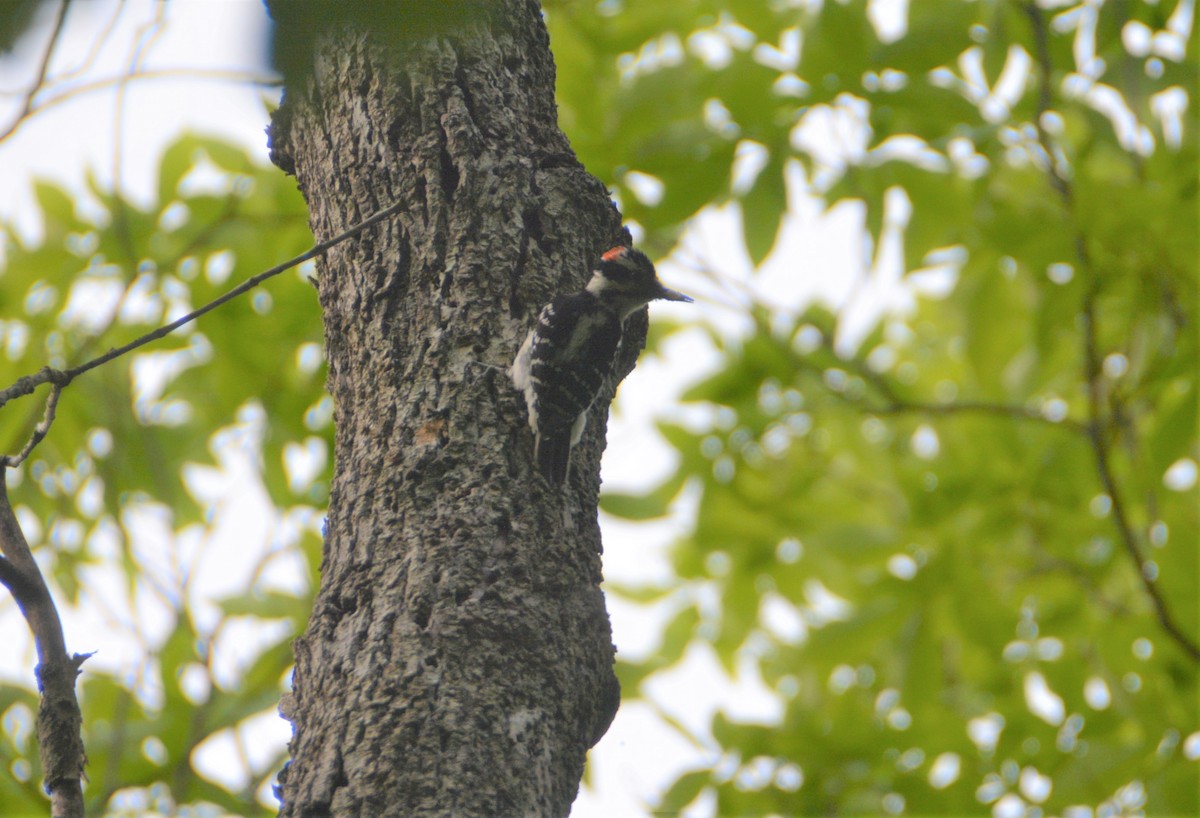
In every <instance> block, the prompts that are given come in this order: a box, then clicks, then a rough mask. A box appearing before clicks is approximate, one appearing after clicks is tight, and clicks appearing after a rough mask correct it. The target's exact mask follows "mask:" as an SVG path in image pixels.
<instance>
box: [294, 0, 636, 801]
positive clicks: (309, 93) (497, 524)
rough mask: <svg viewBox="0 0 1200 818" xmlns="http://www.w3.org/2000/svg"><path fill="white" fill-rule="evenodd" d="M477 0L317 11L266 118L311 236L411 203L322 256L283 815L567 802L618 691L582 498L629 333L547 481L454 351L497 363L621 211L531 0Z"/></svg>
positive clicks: (508, 416)
mask: <svg viewBox="0 0 1200 818" xmlns="http://www.w3.org/2000/svg"><path fill="white" fill-rule="evenodd" d="M280 5H281V6H282V5H287V4H280ZM298 5H304V4H298ZM345 5H347V6H353V5H354V4H345ZM395 5H397V6H404V5H409V6H411V5H412V4H411V3H408V4H395ZM452 5H454V4H442V3H430V4H428V6H425V5H422V4H418V6H419V7H421V8H426V7H428V8H438V9H441V8H445V7H448V6H452ZM484 5H485V6H486V8H487V9H488V10H487V11H485V12H477V13H473V14H472V15H467V16H463V17H461V18H460V19H457V20H455V21H454V24H455V25H454V29H453V31H448V30H441V31H438V30H436V28H437V27H436V25H430V24H429V21H427V20H423V21H421V22H422V25H411V23H412V22H413V20H412V19H411V18H410V19H409V20H408V21H400V23H399V24H395V21H391V22H392V23H393V25H391V26H385V25H380V24H378V21H374V22H375V23H376V24H375V25H372V26H370V27H368V26H367V25H366V24H365V23H364V22H363V21H354V20H342V21H338V22H336V23H333V22H329V23H328V24H327V25H324V26H322V27H321V28H320V30H318V31H317V33H316V34H315V35H314V38H313V46H312V52H311V62H310V63H309V64H308V66H307V70H308V73H307V76H306V77H299V75H297V74H296V73H292V74H291V75H290V76H288V87H287V90H286V94H285V101H284V104H283V106H282V107H281V108H280V111H279V112H278V113H277V115H276V117H275V121H274V123H273V125H272V131H271V142H272V151H273V157H274V159H275V161H276V162H277V163H278V164H279V165H280V166H281V167H283V168H284V169H285V170H287V171H289V172H291V173H293V174H294V175H295V177H296V179H297V181H298V183H299V185H300V188H301V190H302V191H303V192H304V195H305V197H306V199H307V201H308V205H309V208H310V213H311V218H310V220H311V225H312V229H313V232H314V234H315V235H316V236H317V237H318V238H325V237H328V236H331V235H334V234H336V233H337V232H339V231H341V230H343V229H345V228H346V227H348V226H350V225H352V224H354V223H355V222H357V221H359V220H361V219H363V218H365V217H367V216H369V215H370V214H372V213H373V212H376V211H378V210H381V209H383V208H385V207H388V206H389V205H391V204H393V203H394V202H398V201H399V202H403V203H404V206H403V209H402V210H401V211H400V213H399V214H398V215H397V216H396V217H394V218H392V219H389V220H387V221H384V222H383V223H381V224H380V225H378V226H376V227H373V228H370V229H369V230H368V231H367V232H365V233H363V234H361V235H359V236H358V237H357V238H354V239H351V240H350V241H348V242H346V243H343V244H342V245H339V246H338V247H336V248H335V249H333V250H332V251H330V252H329V253H328V254H327V255H326V256H325V257H324V258H323V259H322V260H321V261H319V262H318V272H319V285H318V289H319V296H320V301H321V306H322V309H323V312H324V320H325V339H326V347H327V355H328V359H329V381H328V386H329V391H330V392H331V393H332V395H333V398H334V401H335V404H336V414H335V420H336V426H337V432H336V451H335V467H334V468H335V473H334V478H333V486H332V493H331V497H330V503H329V516H328V520H327V523H326V537H325V553H324V560H323V563H322V580H321V588H320V590H319V593H318V594H317V598H316V602H315V606H314V609H313V612H312V618H311V620H310V622H309V625H308V629H307V632H306V633H305V635H304V636H303V637H301V638H299V639H298V640H297V641H296V645H295V651H296V670H295V677H294V680H293V688H294V692H293V694H292V695H291V696H290V697H287V699H288V700H287V701H286V702H285V706H284V707H283V708H282V709H283V710H284V712H285V715H286V717H287V718H289V720H290V721H291V722H292V724H293V730H294V732H293V738H292V743H291V753H292V761H291V763H290V764H289V766H288V767H287V768H286V769H285V770H284V772H283V773H282V774H281V775H280V784H281V786H280V790H281V796H282V799H283V810H282V814H283V815H285V816H316V815H330V814H332V815H335V816H353V815H362V816H372V818H375V817H376V816H385V815H406V816H407V815H420V816H425V815H446V816H450V815H453V816H472V815H477V816H509V815H544V816H562V815H566V814H568V813H569V811H570V808H571V804H572V802H573V801H574V798H575V795H576V792H577V790H578V786H579V781H580V777H581V775H582V771H583V764H584V759H585V756H586V753H587V750H588V748H589V747H591V746H592V745H593V744H595V742H596V741H597V740H598V739H599V738H600V736H601V735H602V734H603V733H604V731H605V730H606V729H607V727H608V724H609V723H610V721H611V719H612V716H613V714H614V713H615V711H616V707H617V702H618V699H619V688H618V685H617V681H616V677H615V676H614V674H613V669H612V663H613V646H612V638H611V631H610V628H609V622H608V616H607V613H606V611H605V608H604V600H603V596H602V594H601V592H600V589H599V583H600V580H601V573H600V550H601V548H600V532H599V528H598V526H597V522H596V501H597V494H598V490H599V479H598V471H599V458H600V452H601V450H602V449H603V430H604V426H605V420H606V417H607V411H608V399H609V398H611V395H612V390H613V389H614V388H615V381H616V380H618V379H619V376H623V375H624V374H625V373H626V372H627V371H628V370H629V369H630V368H632V364H633V357H634V355H635V354H636V350H637V348H639V347H640V346H641V344H640V342H639V343H634V344H629V343H628V338H627V349H626V350H625V353H624V356H625V360H624V363H623V365H622V366H621V367H620V368H619V369H620V372H619V373H618V376H617V377H614V379H613V383H611V384H609V386H608V389H607V390H606V392H605V394H604V395H602V396H601V399H600V400H598V401H597V405H596V407H594V408H593V410H592V418H591V422H590V423H589V429H590V430H591V431H590V433H589V434H588V435H587V436H586V437H585V438H584V441H583V443H582V444H581V446H580V447H579V449H577V451H576V456H575V458H574V462H573V469H572V471H573V475H572V479H571V482H570V484H569V486H568V487H567V489H566V490H565V491H562V492H557V491H554V490H552V489H551V488H550V487H549V486H548V485H547V484H546V483H545V482H544V481H543V479H542V478H541V477H540V476H539V475H538V474H537V472H536V470H535V468H534V466H533V463H532V440H531V435H530V432H529V428H528V425H527V423H526V418H525V408H524V403H523V401H522V400H521V399H520V396H519V395H518V394H517V393H516V392H515V391H514V390H513V389H512V387H511V385H510V383H509V382H508V379H507V377H506V376H505V375H503V374H501V373H499V372H497V371H495V370H490V369H486V368H483V367H477V366H469V365H468V364H469V362H471V361H479V362H483V363H487V364H492V365H494V366H496V367H507V366H508V364H509V363H510V361H511V360H512V357H513V355H514V353H515V351H516V349H517V347H518V346H519V344H520V341H521V340H522V338H523V336H524V334H525V332H526V331H527V330H528V328H529V327H530V326H531V325H532V322H533V320H534V317H535V315H536V313H537V310H538V309H539V308H540V306H541V305H542V304H543V303H544V302H545V301H547V300H549V298H550V297H551V296H552V295H553V294H554V293H556V292H559V291H563V290H568V289H576V288H578V287H579V286H581V285H582V282H583V281H584V279H585V277H586V276H587V273H588V270H589V267H590V266H591V264H592V262H593V261H594V260H595V259H596V258H597V257H598V255H599V254H600V253H601V252H602V251H603V250H605V249H607V248H608V247H610V246H612V245H614V244H616V243H618V242H619V241H620V240H621V239H622V237H623V233H622V230H621V226H620V216H619V214H618V213H617V212H616V210H615V208H614V207H613V204H612V202H611V201H610V199H609V197H608V194H607V191H606V190H605V188H604V186H603V185H602V184H601V183H600V182H599V181H597V180H596V179H595V178H593V177H591V176H589V175H588V174H587V173H586V172H585V171H584V169H583V167H582V166H581V165H580V164H579V162H578V160H577V159H576V158H575V155H574V153H573V152H572V150H571V148H570V146H569V144H568V143H567V140H566V138H565V137H564V136H563V134H562V133H561V131H559V129H558V125H557V111H556V107H555V103H554V64H553V60H552V58H551V55H550V51H549V43H548V38H547V34H546V30H545V27H544V25H543V23H542V20H541V12H540V9H539V7H538V5H537V3H536V2H533V0H503V2H501V1H500V0H495V2H489V3H487V4H484ZM374 8H376V9H377V10H381V9H383V8H384V7H383V6H376V7H374ZM273 12H274V13H276V14H277V16H278V15H279V14H280V13H286V12H283V9H282V8H281V7H279V6H277V7H275V8H273ZM405 13H407V14H409V15H411V14H412V13H413V12H412V11H408V12H405ZM343 14H346V12H343ZM280 31H281V34H286V28H284V27H281V29H280ZM388 31H390V33H385V32H388ZM414 32H415V33H414ZM644 320H645V319H644V317H642V316H637V317H635V319H633V320H631V323H632V324H634V327H633V330H634V331H633V332H632V333H627V336H628V335H630V334H632V335H633V336H634V337H633V339H632V340H634V341H639V339H640V337H642V333H643V332H644V327H645V324H644Z"/></svg>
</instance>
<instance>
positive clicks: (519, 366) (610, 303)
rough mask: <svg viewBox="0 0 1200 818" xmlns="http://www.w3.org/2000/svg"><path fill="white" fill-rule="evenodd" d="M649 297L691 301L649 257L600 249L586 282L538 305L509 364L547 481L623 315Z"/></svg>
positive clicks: (553, 477)
mask: <svg viewBox="0 0 1200 818" xmlns="http://www.w3.org/2000/svg"><path fill="white" fill-rule="evenodd" d="M656 299H665V300H667V301H691V300H692V299H691V298H689V297H688V296H686V295H684V294H683V293H678V292H675V291H674V290H668V289H667V288H666V287H664V286H663V285H662V283H661V282H660V281H659V280H658V275H657V274H656V273H655V271H654V265H653V264H652V263H651V262H650V259H648V258H646V256H645V255H644V254H643V253H641V252H639V251H637V250H634V249H632V248H629V247H614V248H613V249H611V250H609V251H608V252H607V253H605V254H604V255H603V256H602V257H601V259H600V263H599V265H597V267H596V269H595V270H593V271H592V278H591V280H590V281H589V282H588V284H587V286H586V287H585V288H584V289H582V290H580V291H579V292H576V293H570V294H568V295H560V296H558V297H557V298H555V299H554V300H553V301H551V302H550V303H549V304H547V305H546V306H545V307H543V308H542V311H541V312H540V313H539V314H538V320H537V325H536V326H535V327H534V328H533V329H532V330H530V331H529V335H528V336H527V337H526V338H525V343H523V344H522V345H521V349H520V351H518V352H517V357H516V360H514V361H513V365H512V368H511V369H510V370H509V374H510V377H511V378H512V382H513V385H514V386H516V387H517V389H519V390H521V391H522V392H523V393H524V394H525V403H526V405H527V406H528V407H529V426H530V428H531V429H533V436H534V459H535V460H536V461H537V464H538V468H539V469H540V470H541V472H542V474H543V475H545V477H546V479H547V480H548V481H549V482H550V483H551V484H552V485H555V486H560V485H562V484H563V483H564V482H566V479H567V469H568V466H569V465H570V458H571V449H572V448H573V447H574V446H575V444H576V443H578V442H579V438H580V436H581V435H582V434H583V427H584V425H585V424H586V423H587V411H588V409H589V408H590V407H591V405H592V401H594V400H595V399H596V395H597V394H599V392H600V388H601V386H602V385H603V383H604V379H605V377H607V376H608V374H609V372H611V371H612V368H613V362H614V361H615V360H616V357H617V347H618V346H619V345H620V343H621V335H622V333H623V331H624V327H625V319H626V318H628V317H629V316H630V315H631V314H633V313H634V312H635V311H636V310H638V309H640V308H641V307H643V306H645V305H646V304H647V303H649V302H651V301H654V300H656Z"/></svg>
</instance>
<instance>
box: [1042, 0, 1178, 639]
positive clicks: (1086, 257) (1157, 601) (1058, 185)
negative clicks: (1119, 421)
mask: <svg viewBox="0 0 1200 818" xmlns="http://www.w3.org/2000/svg"><path fill="white" fill-rule="evenodd" d="M1025 13H1026V15H1027V16H1028V17H1029V20H1030V24H1031V26H1032V29H1033V38H1034V50H1035V51H1036V52H1037V53H1036V54H1035V55H1034V58H1035V59H1036V60H1037V64H1038V72H1039V74H1040V76H1039V78H1038V87H1039V92H1038V109H1037V113H1038V116H1037V118H1036V121H1035V122H1034V125H1035V126H1036V128H1037V134H1038V142H1039V143H1040V144H1041V146H1042V149H1043V150H1044V151H1046V154H1047V156H1048V157H1049V159H1050V165H1049V177H1050V183H1051V186H1052V187H1053V188H1054V189H1055V190H1056V191H1057V192H1058V194H1059V196H1060V197H1061V198H1062V200H1063V207H1064V208H1065V209H1066V211H1067V213H1068V214H1073V213H1074V195H1073V191H1072V189H1071V183H1070V180H1069V179H1068V178H1067V177H1066V176H1065V175H1064V174H1063V173H1062V172H1061V171H1060V170H1059V169H1058V165H1057V163H1056V162H1055V161H1054V146H1053V144H1052V142H1051V140H1050V135H1049V134H1048V133H1047V132H1046V130H1045V128H1044V127H1043V126H1042V116H1041V115H1042V114H1043V113H1044V112H1045V111H1047V110H1048V109H1049V106H1050V100H1051V98H1052V96H1051V95H1052V90H1053V89H1052V86H1051V74H1052V71H1053V64H1052V62H1051V59H1050V49H1049V45H1048V34H1047V31H1046V20H1045V18H1044V17H1043V15H1042V10H1041V9H1040V8H1038V6H1037V4H1036V3H1033V2H1027V3H1026V4H1025ZM1074 240H1075V253H1076V256H1077V258H1078V259H1079V264H1080V267H1081V268H1082V269H1083V271H1084V272H1085V273H1086V274H1087V282H1088V283H1087V289H1086V290H1085V292H1084V296H1083V304H1082V317H1083V370H1084V372H1083V374H1084V381H1085V383H1086V385H1087V396H1088V422H1087V424H1086V426H1085V429H1086V432H1087V437H1088V440H1089V441H1090V443H1091V447H1092V453H1093V455H1094V457H1095V460H1096V471H1097V472H1098V474H1099V476H1100V484H1101V486H1102V487H1103V488H1104V492H1105V493H1106V494H1107V495H1108V497H1109V500H1110V501H1111V502H1112V516H1113V524H1114V525H1115V526H1116V528H1117V534H1118V536H1119V539H1120V541H1121V545H1122V546H1123V547H1124V549H1125V553H1126V554H1128V555H1129V558H1130V560H1131V561H1132V562H1133V564H1134V567H1135V569H1136V570H1137V575H1138V578H1139V579H1140V580H1141V583H1142V587H1143V588H1144V589H1145V591H1146V595H1147V596H1148V597H1149V598H1150V604H1151V606H1152V607H1153V609H1154V615H1155V617H1156V618H1157V619H1158V622H1159V625H1160V626H1161V627H1162V629H1163V630H1164V631H1165V632H1166V633H1167V635H1168V636H1170V637H1171V639H1173V640H1174V641H1175V643H1176V644H1177V645H1179V647H1180V648H1181V649H1182V650H1183V651H1184V652H1185V653H1187V654H1188V656H1190V657H1191V658H1192V659H1193V660H1195V661H1200V645H1197V643H1196V641H1195V640H1194V639H1193V638H1192V637H1190V636H1189V635H1188V634H1186V633H1184V631H1183V629H1182V628H1180V626H1179V624H1178V623H1177V622H1176V620H1175V617H1174V615H1173V614H1172V612H1171V609H1170V607H1169V606H1168V605H1167V601H1166V599H1165V598H1164V597H1163V595H1162V591H1161V590H1160V589H1159V587H1158V583H1157V582H1156V581H1155V576H1154V573H1153V571H1152V570H1151V567H1150V564H1149V562H1148V560H1147V559H1146V555H1145V552H1144V551H1143V548H1142V545H1141V543H1140V542H1139V539H1138V536H1137V533H1136V532H1135V531H1134V527H1133V525H1132V523H1131V522H1130V520H1129V514H1128V511H1127V509H1126V503H1125V496H1124V492H1123V491H1122V488H1121V485H1120V484H1119V483H1118V482H1117V479H1116V475H1115V474H1114V471H1113V464H1112V449H1111V447H1110V446H1109V441H1108V437H1107V435H1106V432H1107V430H1108V429H1109V428H1110V426H1111V424H1112V421H1113V416H1112V414H1109V413H1106V412H1105V406H1104V404H1105V400H1104V384H1103V368H1102V366H1101V363H1100V346H1099V341H1098V340H1097V334H1098V333H1097V326H1096V325H1097V315H1096V301H1097V299H1098V297H1099V295H1100V277H1099V275H1098V274H1097V271H1096V270H1095V267H1094V265H1093V263H1092V259H1091V254H1090V253H1089V252H1088V247H1087V242H1086V241H1085V240H1084V236H1083V234H1082V233H1081V232H1080V231H1079V229H1078V227H1076V228H1075V236H1074ZM1126 433H1127V434H1130V435H1132V428H1130V429H1129V430H1127V432H1126Z"/></svg>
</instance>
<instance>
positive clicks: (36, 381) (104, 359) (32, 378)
mask: <svg viewBox="0 0 1200 818" xmlns="http://www.w3.org/2000/svg"><path fill="white" fill-rule="evenodd" d="M402 206H403V203H402V202H397V203H396V204H393V205H391V206H390V207H386V208H384V209H383V210H380V211H379V212H378V213H375V214H373V215H371V216H369V217H367V218H366V219H363V220H362V221H361V222H358V223H357V224H355V225H353V226H351V227H349V228H347V229H346V230H343V231H342V232H341V233H339V234H338V235H336V236H334V237H333V238H331V239H328V240H326V241H323V242H321V243H319V244H316V245H314V246H313V247H312V249H310V250H308V251H306V252H304V253H301V254H300V255H298V256H296V257H295V258H292V259H289V260H288V261H285V262H283V263H282V264H277V265H275V266H274V267H272V268H270V269H269V270H265V271H263V272H261V273H259V274H258V275H256V276H253V277H251V278H248V279H246V280H245V281H243V282H242V283H241V284H239V285H238V286H236V287H234V288H233V289H231V290H229V291H227V292H226V293H225V294H223V295H221V296H218V297H217V298H214V299H213V300H212V301H209V302H208V303H207V304H205V305H204V306H202V307H200V308H199V309H196V310H193V311H192V312H189V313H188V314H187V315H184V316H182V317H180V318H177V319H176V320H174V321H172V322H171V323H169V324H164V325H163V326H161V327H159V328H158V329H156V330H152V331H150V332H147V333H146V334H145V335H141V336H139V337H138V338H135V339H134V340H132V341H130V342H129V343H128V344H125V345H124V346H120V347H117V348H116V349H110V350H109V351H108V352H106V353H104V354H103V355H98V356H96V357H95V358H92V359H91V360H89V361H86V362H84V363H82V364H80V365H79V366H75V367H72V368H71V369H66V370H61V369H53V368H51V367H48V366H47V367H43V368H42V369H40V370H38V371H37V372H35V373H33V374H32V375H26V376H24V377H22V378H19V379H18V380H17V381H16V382H14V383H13V384H12V385H11V386H9V387H8V388H6V389H4V390H0V407H2V406H4V405H5V404H6V403H8V402H9V401H10V400H13V399H14V398H19V397H22V396H24V395H29V394H31V393H32V392H33V391H34V390H35V389H37V388H38V387H39V386H41V385H42V384H45V383H50V384H53V385H54V390H55V392H56V393H57V392H59V391H61V390H62V389H63V388H65V387H66V386H67V385H68V384H70V383H71V381H73V380H75V379H76V378H77V377H79V376H80V375H82V374H84V373H85V372H89V371H91V370H93V369H95V368H96V367H98V366H102V365H104V364H106V363H108V362H109V361H112V360H115V359H116V358H120V357H121V356H122V355H125V354H127V353H129V352H132V351H133V350H135V349H138V348H139V347H143V346H145V345H146V344H148V343H150V342H151V341H156V340H158V339H159V338H162V337H163V336H164V335H168V334H170V333H172V332H174V331H175V330H177V329H179V328H180V327H182V326H183V325H185V324H189V323H191V322H192V321H195V320H196V319H197V318H199V317H200V316H202V315H204V314H205V313H209V312H212V311H213V310H215V309H216V308H217V307H219V306H221V305H222V304H224V303H225V302H227V301H231V300H233V299H234V298H237V297H238V296H239V295H241V294H242V293H245V292H247V291H249V290H252V289H254V288H255V287H257V286H258V285H259V284H262V283H263V282H264V281H266V280H267V279H269V278H273V277H274V276H277V275H279V274H280V273H282V272H284V271H286V270H290V269H292V268H293V267H296V266H299V265H300V264H303V263H304V262H306V261H308V260H309V259H311V258H315V257H317V256H319V255H321V254H323V253H325V252H327V251H328V250H329V249H330V248H332V247H334V246H336V245H338V244H340V243H342V242H343V241H345V240H346V239H348V238H351V237H352V236H355V235H357V234H358V233H361V232H362V231H363V230H365V229H367V228H368V227H371V226H372V225H375V224H378V223H379V222H381V221H383V220H384V219H386V218H387V217H389V216H392V215H394V214H395V213H398V212H399V211H400V209H401V207H402ZM53 400H54V402H55V403H57V401H58V398H57V395H55V396H54V398H53ZM53 420H54V412H53V406H51V405H50V403H49V402H48V403H47V413H46V415H45V417H44V418H43V420H42V422H41V423H39V424H38V430H37V431H35V432H34V437H35V438H36V440H31V442H30V443H27V444H26V445H25V447H24V448H23V449H22V452H21V454H18V455H11V456H7V457H4V459H3V461H2V463H3V465H8V466H15V465H18V464H19V463H20V462H21V460H24V458H25V457H26V456H27V455H28V451H27V450H30V451H31V450H32V448H33V446H36V445H37V444H38V443H39V442H40V441H41V439H42V438H44V437H45V436H46V432H47V431H49V424H50V422H53ZM43 426H45V428H44V429H43V428H42V427H43ZM14 459H15V460H16V462H13V461H14Z"/></svg>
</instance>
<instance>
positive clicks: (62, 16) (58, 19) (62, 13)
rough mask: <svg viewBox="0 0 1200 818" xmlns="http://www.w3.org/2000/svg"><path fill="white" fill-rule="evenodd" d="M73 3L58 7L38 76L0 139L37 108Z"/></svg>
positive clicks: (69, 2)
mask: <svg viewBox="0 0 1200 818" xmlns="http://www.w3.org/2000/svg"><path fill="white" fill-rule="evenodd" d="M69 5H71V0H63V2H62V4H61V5H59V7H58V12H57V15H56V16H55V18H54V29H53V30H52V31H51V32H50V40H49V41H48V42H47V43H46V50H45V51H43V52H42V61H41V63H40V64H39V65H38V71H37V76H36V77H35V78H34V81H33V85H31V86H30V87H29V90H28V91H26V93H25V102H24V103H23V104H22V105H21V110H19V111H17V116H16V118H15V119H13V121H12V123H11V124H10V125H9V126H8V127H7V128H6V129H5V130H4V131H3V132H0V141H3V140H4V139H5V138H6V137H7V136H9V135H10V134H11V133H12V132H13V131H15V130H16V129H17V128H18V127H20V125H21V123H22V122H24V121H25V120H26V119H27V118H28V117H29V116H30V115H31V114H32V113H33V112H34V110H35V108H34V105H33V100H34V98H35V97H36V96H37V95H38V92H40V91H41V90H42V88H43V87H45V84H46V73H47V72H48V71H49V70H50V58H51V57H52V56H53V55H54V47H55V46H56V45H57V44H58V38H59V36H60V35H61V34H62V30H63V23H64V22H65V21H66V19H67V6H69Z"/></svg>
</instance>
